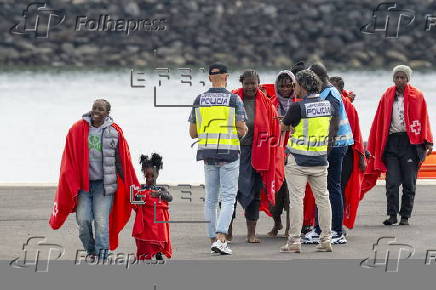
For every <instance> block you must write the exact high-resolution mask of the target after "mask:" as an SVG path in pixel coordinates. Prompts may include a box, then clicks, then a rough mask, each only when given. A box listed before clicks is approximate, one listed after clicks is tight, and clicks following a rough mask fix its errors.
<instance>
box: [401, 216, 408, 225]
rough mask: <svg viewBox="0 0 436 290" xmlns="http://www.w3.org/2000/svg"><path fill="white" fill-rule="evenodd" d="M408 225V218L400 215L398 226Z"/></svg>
mask: <svg viewBox="0 0 436 290" xmlns="http://www.w3.org/2000/svg"><path fill="white" fill-rule="evenodd" d="M408 225H409V219H408V218H403V217H402V218H401V220H400V226H408Z"/></svg>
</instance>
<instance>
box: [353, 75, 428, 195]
mask: <svg viewBox="0 0 436 290" xmlns="http://www.w3.org/2000/svg"><path fill="white" fill-rule="evenodd" d="M395 91H396V87H395V86H393V87H390V88H388V89H387V90H386V92H385V93H384V94H383V96H382V97H381V100H380V102H379V104H378V108H377V112H376V114H375V117H374V121H373V122H372V126H371V131H370V135H369V139H368V147H367V150H368V151H369V152H370V153H371V155H372V158H371V159H370V160H369V162H368V167H367V168H366V171H365V176H364V181H363V184H362V196H361V198H363V195H364V194H365V193H366V192H367V191H369V190H370V189H371V188H373V187H374V186H375V184H376V182H377V178H378V177H379V176H380V174H381V173H382V172H386V166H385V164H384V163H383V153H384V149H385V146H386V143H387V141H388V135H389V128H390V125H391V119H392V107H393V103H394V98H395ZM404 121H405V123H406V131H407V135H408V136H409V140H410V143H411V144H415V145H418V144H424V143H425V142H427V143H433V135H432V133H431V129H430V120H429V118H428V112H427V104H426V102H425V99H424V96H423V94H422V93H421V91H419V90H418V89H417V88H415V87H413V86H411V85H410V84H407V85H406V87H405V89H404Z"/></svg>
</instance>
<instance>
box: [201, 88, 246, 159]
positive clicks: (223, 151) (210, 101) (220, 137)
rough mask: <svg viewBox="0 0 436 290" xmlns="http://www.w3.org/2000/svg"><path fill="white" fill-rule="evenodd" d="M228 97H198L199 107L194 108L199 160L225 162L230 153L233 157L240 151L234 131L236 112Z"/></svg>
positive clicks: (215, 95)
mask: <svg viewBox="0 0 436 290" xmlns="http://www.w3.org/2000/svg"><path fill="white" fill-rule="evenodd" d="M230 96H231V95H230V94H228V95H223V94H207V95H204V96H200V101H199V107H197V108H195V116H196V126H197V133H198V140H199V142H198V152H199V153H200V152H201V156H202V158H200V159H220V160H227V159H228V158H229V156H228V155H229V154H230V153H233V154H230V155H235V154H238V152H239V150H240V148H239V145H240V143H239V138H238V131H237V130H236V116H235V111H236V110H235V107H233V106H231V105H230ZM226 155H227V156H226ZM197 156H198V155H197ZM235 156H237V155H235ZM231 159H234V157H232V158H231Z"/></svg>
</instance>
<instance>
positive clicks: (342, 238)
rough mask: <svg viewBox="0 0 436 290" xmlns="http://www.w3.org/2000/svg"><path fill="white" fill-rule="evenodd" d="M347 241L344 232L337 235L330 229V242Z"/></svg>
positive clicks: (342, 242) (341, 243)
mask: <svg viewBox="0 0 436 290" xmlns="http://www.w3.org/2000/svg"><path fill="white" fill-rule="evenodd" d="M346 243H347V239H346V238H345V235H344V234H341V235H339V234H338V233H337V232H336V231H332V244H334V245H343V244H346Z"/></svg>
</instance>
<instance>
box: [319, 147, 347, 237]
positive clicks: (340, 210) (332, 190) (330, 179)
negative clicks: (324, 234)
mask: <svg viewBox="0 0 436 290" xmlns="http://www.w3.org/2000/svg"><path fill="white" fill-rule="evenodd" d="M347 150H348V146H342V147H333V148H332V149H331V151H330V152H329V155H328V156H327V160H328V162H329V167H328V174H327V189H328V191H329V197H330V204H331V207H332V230H333V231H336V232H337V233H338V234H339V235H341V234H342V231H343V229H342V223H343V219H344V200H343V196H342V187H341V174H342V161H343V160H344V157H345V155H346V154H347ZM316 230H317V232H318V233H319V232H321V229H320V228H319V226H318V221H316Z"/></svg>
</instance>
